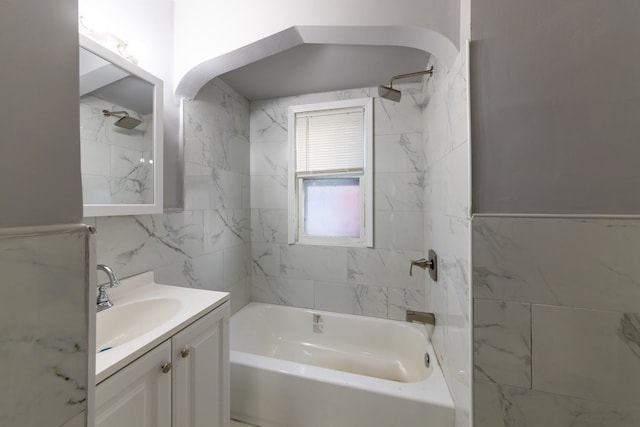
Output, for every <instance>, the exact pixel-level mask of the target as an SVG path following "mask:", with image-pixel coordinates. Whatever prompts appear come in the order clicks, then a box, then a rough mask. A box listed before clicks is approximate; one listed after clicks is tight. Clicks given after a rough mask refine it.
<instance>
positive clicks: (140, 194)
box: [108, 175, 153, 204]
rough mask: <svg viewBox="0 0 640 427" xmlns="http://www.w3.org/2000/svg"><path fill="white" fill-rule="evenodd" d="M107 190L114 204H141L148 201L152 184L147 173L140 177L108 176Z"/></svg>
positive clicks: (149, 200)
mask: <svg viewBox="0 0 640 427" xmlns="http://www.w3.org/2000/svg"><path fill="white" fill-rule="evenodd" d="M108 181H109V192H110V193H111V203H114V204H141V203H150V202H151V200H153V199H152V198H151V197H152V196H151V195H152V194H153V193H152V186H151V185H150V184H152V183H151V182H150V181H149V179H148V176H147V175H143V176H140V177H137V176H136V177H133V178H129V177H123V178H119V177H110V178H108Z"/></svg>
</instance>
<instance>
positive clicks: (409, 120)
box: [374, 83, 425, 135]
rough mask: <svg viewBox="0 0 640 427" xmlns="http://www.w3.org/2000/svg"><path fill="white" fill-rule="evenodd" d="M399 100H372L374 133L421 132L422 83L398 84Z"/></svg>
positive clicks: (423, 100)
mask: <svg viewBox="0 0 640 427" xmlns="http://www.w3.org/2000/svg"><path fill="white" fill-rule="evenodd" d="M396 86H397V89H399V90H400V91H401V92H402V98H401V99H400V102H393V101H389V100H386V99H382V98H375V100H374V133H375V134H376V135H389V134H398V133H415V132H422V114H421V109H422V105H423V104H424V102H425V99H424V94H423V93H422V85H421V84H417V83H410V84H399V85H396Z"/></svg>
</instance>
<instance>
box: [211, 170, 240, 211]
mask: <svg viewBox="0 0 640 427" xmlns="http://www.w3.org/2000/svg"><path fill="white" fill-rule="evenodd" d="M211 176H212V188H211V196H210V197H211V202H212V204H211V206H210V209H240V208H242V177H243V175H242V174H240V173H236V172H229V171H226V170H223V169H216V168H214V169H213V170H212V175H211Z"/></svg>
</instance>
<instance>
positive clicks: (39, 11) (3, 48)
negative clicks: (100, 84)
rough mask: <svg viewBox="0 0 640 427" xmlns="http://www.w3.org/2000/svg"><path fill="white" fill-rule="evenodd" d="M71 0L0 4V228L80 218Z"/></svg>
mask: <svg viewBox="0 0 640 427" xmlns="http://www.w3.org/2000/svg"><path fill="white" fill-rule="evenodd" d="M77 19H78V10H77V2H76V1H74V0H52V1H47V2H42V1H38V0H6V1H3V2H1V3H0V57H1V58H2V68H1V72H0V103H1V106H2V108H1V109H0V227H7V226H24V225H35V224H58V223H77V222H79V221H80V218H81V217H82V190H81V183H80V124H79V123H80V119H79V106H78V27H77Z"/></svg>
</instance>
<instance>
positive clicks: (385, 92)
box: [378, 86, 402, 102]
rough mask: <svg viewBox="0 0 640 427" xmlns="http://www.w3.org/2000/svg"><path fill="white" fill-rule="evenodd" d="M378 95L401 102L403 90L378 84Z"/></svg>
mask: <svg viewBox="0 0 640 427" xmlns="http://www.w3.org/2000/svg"><path fill="white" fill-rule="evenodd" d="M378 96H379V97H380V98H384V99H388V100H390V101H393V102H400V98H401V97H402V92H400V91H399V90H397V89H394V88H392V87H390V86H378Z"/></svg>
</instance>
